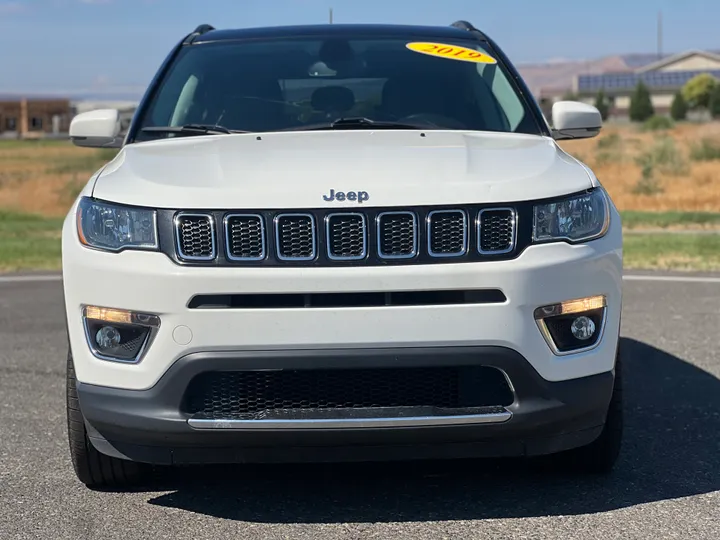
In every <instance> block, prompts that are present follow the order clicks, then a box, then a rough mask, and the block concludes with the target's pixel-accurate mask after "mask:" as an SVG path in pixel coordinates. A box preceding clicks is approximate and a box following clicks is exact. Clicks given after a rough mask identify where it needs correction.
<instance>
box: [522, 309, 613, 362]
mask: <svg viewBox="0 0 720 540" xmlns="http://www.w3.org/2000/svg"><path fill="white" fill-rule="evenodd" d="M606 311H607V300H606V298H605V297H604V296H590V297H587V298H578V299H576V300H568V301H565V302H559V303H557V304H551V305H547V306H542V307H539V308H537V309H536V310H535V313H534V315H535V320H536V322H537V325H538V328H539V329H540V333H541V334H542V336H543V337H544V338H545V341H546V342H547V344H548V346H549V347H550V349H552V351H553V353H555V354H557V355H564V354H572V353H577V352H580V351H585V350H588V349H590V348H592V347H594V346H595V345H597V344H598V343H599V342H600V339H601V338H602V330H603V325H604V323H605V316H606Z"/></svg>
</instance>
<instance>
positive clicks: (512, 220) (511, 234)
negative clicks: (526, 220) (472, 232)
mask: <svg viewBox="0 0 720 540" xmlns="http://www.w3.org/2000/svg"><path fill="white" fill-rule="evenodd" d="M489 213H499V214H504V216H501V217H500V218H499V219H500V220H506V221H507V223H508V224H507V225H503V224H497V223H495V222H491V221H490V219H492V218H490V217H488V218H484V217H483V216H484V215H485V214H489ZM501 227H505V228H507V230H506V231H502V230H499V229H500V228H501ZM488 228H490V230H491V232H485V231H487V230H488ZM493 228H494V229H495V230H493ZM483 235H490V238H489V239H488V240H487V241H486V242H485V243H484V242H483V240H484V239H487V238H488V237H487V236H483ZM503 236H506V237H507V238H506V239H503ZM516 240H517V213H516V211H515V209H514V208H508V207H503V208H484V209H483V210H480V212H479V213H478V219H477V249H478V252H479V253H480V254H482V255H501V254H503V253H510V252H511V251H512V250H513V249H515V242H516ZM488 243H490V244H491V246H492V245H504V246H505V247H503V248H500V249H493V248H492V247H490V249H488V246H487V244H488ZM483 245H484V246H485V247H483Z"/></svg>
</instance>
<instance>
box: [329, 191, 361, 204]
mask: <svg viewBox="0 0 720 540" xmlns="http://www.w3.org/2000/svg"><path fill="white" fill-rule="evenodd" d="M323 199H324V200H326V201H327V202H332V201H340V202H342V201H357V202H359V203H360V204H362V203H364V202H365V201H367V200H369V199H370V195H369V194H368V192H367V191H348V192H347V193H345V192H343V191H335V190H334V189H331V190H330V193H329V194H328V195H323Z"/></svg>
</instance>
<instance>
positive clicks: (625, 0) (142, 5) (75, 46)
mask: <svg viewBox="0 0 720 540" xmlns="http://www.w3.org/2000/svg"><path fill="white" fill-rule="evenodd" d="M331 6H332V7H333V8H334V16H335V22H337V23H347V22H389V23H409V24H440V25H445V24H449V23H451V22H452V21H454V20H457V19H467V20H470V21H471V22H473V23H474V24H475V25H476V26H478V27H479V28H481V29H482V30H484V31H486V32H487V33H488V34H489V35H491V36H492V37H493V38H494V39H495V40H496V41H498V43H499V44H500V45H501V46H502V47H503V48H504V49H505V50H506V52H507V53H508V54H509V55H510V57H511V59H512V60H513V61H514V62H515V63H523V62H535V61H544V60H551V59H558V58H574V59H583V58H596V57H599V56H604V55H609V54H617V53H627V52H654V51H655V48H656V21H657V12H658V11H659V10H662V12H663V21H664V24H663V26H664V47H663V48H664V50H665V51H666V52H679V51H683V50H687V49H692V48H699V49H720V34H719V33H718V30H717V25H718V20H720V2H717V1H716V0H683V1H682V2H679V1H677V0H663V1H657V0H599V1H593V0H575V1H571V0H543V1H537V0H495V1H494V2H491V1H486V0H451V1H448V2H438V1H437V0H412V1H411V0H352V1H351V0H0V51H1V52H0V74H1V75H0V92H37V93H70V92H72V93H76V92H88V91H89V92H99V93H102V92H125V91H128V92H141V91H142V90H143V89H144V87H145V85H147V83H148V82H149V80H150V78H151V77H152V75H153V74H154V72H155V70H156V69H157V67H158V66H159V64H160V62H161V61H162V60H163V58H164V57H165V55H166V54H167V52H168V50H169V49H170V48H171V47H172V46H173V45H174V44H175V43H176V42H177V40H179V39H180V38H181V37H182V36H183V35H184V34H186V33H188V32H189V31H191V30H192V29H193V28H195V26H197V25H198V24H200V23H204V22H207V23H210V24H213V25H214V26H217V27H247V26H265V25H281V24H305V23H323V22H326V21H327V19H328V8H329V7H331Z"/></svg>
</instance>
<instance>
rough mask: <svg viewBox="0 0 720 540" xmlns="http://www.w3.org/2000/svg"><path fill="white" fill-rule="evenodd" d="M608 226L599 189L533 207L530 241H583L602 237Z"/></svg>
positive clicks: (604, 200)
mask: <svg viewBox="0 0 720 540" xmlns="http://www.w3.org/2000/svg"><path fill="white" fill-rule="evenodd" d="M609 225H610V204H609V200H608V198H607V195H606V194H605V191H604V190H603V189H602V188H598V189H595V190H594V191H592V192H590V193H585V194H583V195H580V196H575V197H571V198H569V199H564V200H560V201H555V202H552V203H546V204H539V205H537V206H535V208H534V216H533V242H548V241H552V240H567V241H569V242H584V241H588V240H594V239H596V238H600V237H601V236H603V235H604V234H605V233H606V232H607V230H608V227H609Z"/></svg>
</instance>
